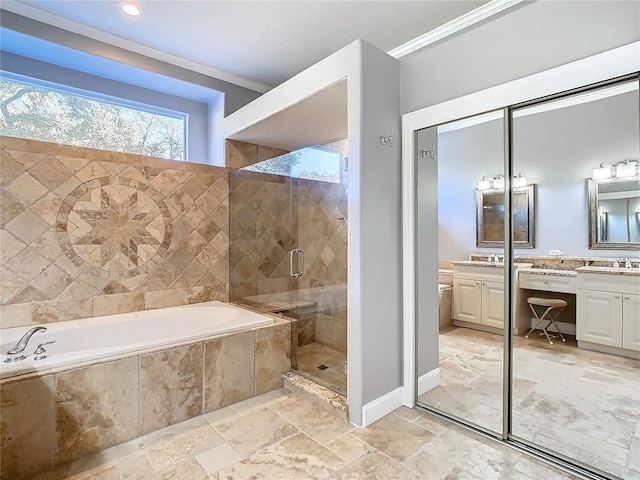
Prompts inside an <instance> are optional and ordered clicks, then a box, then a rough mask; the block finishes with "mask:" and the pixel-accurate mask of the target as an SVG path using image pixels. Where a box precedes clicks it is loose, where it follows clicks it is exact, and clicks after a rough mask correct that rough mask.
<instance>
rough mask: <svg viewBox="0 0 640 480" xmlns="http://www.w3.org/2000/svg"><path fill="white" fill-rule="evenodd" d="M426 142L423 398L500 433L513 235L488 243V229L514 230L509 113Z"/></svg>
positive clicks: (421, 147)
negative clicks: (508, 245)
mask: <svg viewBox="0 0 640 480" xmlns="http://www.w3.org/2000/svg"><path fill="white" fill-rule="evenodd" d="M417 140H418V156H417V162H416V163H417V170H416V184H417V194H416V195H417V198H416V224H417V228H416V232H417V238H416V241H417V248H416V250H417V263H416V266H417V272H416V273H417V295H416V299H417V318H418V322H417V337H418V341H417V350H418V365H417V367H418V384H417V387H418V404H420V405H423V406H426V407H429V408H432V409H434V410H437V411H440V412H441V413H444V414H446V415H449V416H453V417H456V418H458V419H461V420H464V421H466V422H469V423H471V424H473V425H475V426H477V427H479V428H480V429H482V430H485V431H488V432H489V433H491V434H494V435H497V436H499V435H502V422H503V420H502V418H503V385H502V378H503V339H504V337H503V328H504V289H503V282H504V261H503V260H504V248H503V246H504V242H493V243H492V244H491V245H490V246H487V245H485V244H483V242H482V241H481V240H479V238H478V231H479V230H481V228H479V227H482V226H483V225H484V227H485V228H484V233H485V235H489V236H491V235H493V236H495V235H498V236H499V237H500V238H501V239H502V238H503V237H504V229H503V227H504V215H505V210H504V178H503V175H504V174H503V171H504V153H503V152H504V133H503V115H502V111H495V112H490V113H488V114H484V115H478V116H475V117H472V118H468V119H464V120H461V121H457V122H453V123H448V124H444V125H440V126H437V127H432V128H427V129H424V130H421V131H420V132H418V137H417ZM478 198H480V199H482V198H486V199H487V202H484V201H482V200H480V201H479V202H478ZM499 198H502V201H499ZM489 199H491V200H490V201H489ZM436 226H437V228H436ZM494 230H498V231H494ZM434 249H435V250H437V252H438V257H437V262H436V261H435V260H436V259H435V257H434V256H433V255H432V252H433V250H434Z"/></svg>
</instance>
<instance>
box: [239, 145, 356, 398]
mask: <svg viewBox="0 0 640 480" xmlns="http://www.w3.org/2000/svg"><path fill="white" fill-rule="evenodd" d="M346 145H347V141H346V139H344V140H341V141H336V142H332V143H331V144H328V145H323V146H316V147H308V148H305V149H302V150H299V151H296V152H291V153H288V154H286V155H283V156H281V157H276V158H273V159H270V160H266V161H263V162H260V163H257V164H254V165H250V166H248V167H244V168H242V169H239V170H236V171H234V172H232V173H231V175H230V189H231V193H230V212H231V215H230V217H231V221H230V238H231V242H230V243H231V246H230V263H231V268H230V271H231V289H230V299H231V300H232V301H238V302H239V303H243V304H246V305H248V306H252V307H254V308H257V309H258V310H261V311H266V312H271V313H279V314H282V315H283V316H285V317H288V318H291V319H293V320H295V322H294V324H293V329H292V349H291V351H292V368H293V369H294V370H296V371H298V372H299V373H300V374H302V375H304V376H306V377H309V378H311V379H312V380H314V381H316V382H317V383H320V384H322V385H324V386H326V387H328V388H331V389H333V390H335V391H337V392H339V393H342V394H346V355H347V288H346V287H347V181H346V180H347V179H346V170H345V166H346Z"/></svg>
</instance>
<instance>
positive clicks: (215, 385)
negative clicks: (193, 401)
mask: <svg viewBox="0 0 640 480" xmlns="http://www.w3.org/2000/svg"><path fill="white" fill-rule="evenodd" d="M255 339H256V333H255V331H251V332H246V333H241V334H237V335H229V336H225V337H222V338H219V339H215V340H211V341H208V342H205V345H204V348H205V353H204V364H205V377H204V411H205V413H206V412H211V411H213V410H218V409H219V408H222V407H226V406H227V405H231V404H233V403H236V402H239V401H241V400H245V399H247V398H250V397H253V396H254V394H255Z"/></svg>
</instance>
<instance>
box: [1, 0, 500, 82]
mask: <svg viewBox="0 0 640 480" xmlns="http://www.w3.org/2000/svg"><path fill="white" fill-rule="evenodd" d="M118 3H119V2H118V1H113V0H56V1H50V0H3V2H2V8H3V9H6V10H9V11H12V12H14V13H18V14H20V15H23V16H26V17H29V18H33V19H35V20H38V21H41V22H44V23H47V24H50V25H53V26H56V27H59V28H63V29H66V30H70V31H72V32H75V33H78V34H81V35H84V36H87V37H90V38H93V39H95V40H100V41H102V42H105V43H108V44H112V45H116V46H119V47H122V48H125V49H127V50H131V51H134V52H136V53H141V54H144V55H147V56H149V57H152V58H156V59H159V60H163V61H166V62H168V63H171V64H174V65H179V66H182V67H185V68H188V69H191V70H194V71H198V72H200V73H204V74H208V75H210V76H214V77H216V78H220V79H222V80H226V81H230V82H232V83H235V84H238V85H242V86H245V87H248V88H251V89H253V90H256V91H259V92H265V91H267V90H269V89H270V88H272V87H274V86H276V85H279V84H280V83H282V82H284V81H285V80H287V79H289V78H291V77H292V76H294V75H295V74H297V73H299V72H301V71H302V70H304V69H306V68H308V67H310V66H311V65H313V64H315V63H317V62H318V61H320V60H322V59H323V58H325V57H327V56H328V55H330V54H331V53H333V52H335V51H337V50H339V49H340V48H342V47H344V46H345V45H347V44H349V43H351V42H352V41H354V40H356V39H358V38H361V39H363V40H365V41H367V42H369V43H371V44H373V45H374V46H376V47H378V48H379V49H381V50H383V51H390V50H392V49H394V48H397V47H399V46H401V45H403V44H406V43H407V42H409V41H411V40H413V39H415V38H416V37H419V36H420V35H423V34H425V33H426V32H429V31H432V30H434V29H436V28H438V27H440V26H442V25H444V24H447V23H448V22H450V21H452V20H454V19H456V18H458V17H460V16H461V15H464V14H466V13H468V12H470V11H472V10H474V9H476V8H478V7H480V6H482V5H483V4H486V3H488V2H487V1H486V0H483V1H451V0H444V1H436V0H428V1H424V0H422V1H364V0H363V1H302V0H300V1H241V0H236V1H213V0H207V1H204V0H201V1H193V0H172V1H162V0H139V1H138V2H137V3H138V4H139V5H141V6H142V8H143V10H144V13H143V15H142V16H140V17H138V18H131V17H127V16H126V15H124V14H123V13H122V12H120V10H119V9H118V8H117V7H118Z"/></svg>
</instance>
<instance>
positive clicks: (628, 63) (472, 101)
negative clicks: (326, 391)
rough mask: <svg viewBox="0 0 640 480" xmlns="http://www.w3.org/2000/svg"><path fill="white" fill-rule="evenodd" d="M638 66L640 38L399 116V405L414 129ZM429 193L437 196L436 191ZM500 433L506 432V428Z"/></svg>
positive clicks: (411, 347)
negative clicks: (400, 180) (401, 339)
mask: <svg viewBox="0 0 640 480" xmlns="http://www.w3.org/2000/svg"><path fill="white" fill-rule="evenodd" d="M638 71H640V42H634V43H631V44H628V45H625V46H622V47H618V48H615V49H613V50H609V51H607V52H603V53H600V54H597V55H593V56H590V57H587V58H584V59H581V60H577V61H575V62H571V63H568V64H566V65H562V66H559V67H555V68H552V69H550V70H546V71H544V72H540V73H537V74H534V75H530V76H527V77H523V78H520V79H518V80H514V81H512V82H508V83H504V84H501V85H498V86H495V87H491V88H488V89H486V90H482V91H479V92H476V93H472V94H469V95H465V96H463V97H459V98H456V99H454V100H449V101H446V102H443V103H439V104H436V105H433V106H430V107H427V108H423V109H420V110H416V111H414V112H410V113H407V114H404V115H403V116H402V235H403V249H402V268H403V269H402V280H403V291H402V300H403V307H402V308H403V312H402V314H403V319H402V322H403V388H402V403H403V405H405V406H407V407H413V406H415V404H416V401H417V353H418V352H417V340H418V339H417V335H416V331H417V328H416V320H417V315H416V314H417V308H416V302H417V292H416V278H417V271H416V258H417V257H416V253H417V252H416V188H415V186H416V165H417V161H418V159H419V158H420V152H418V142H417V135H418V131H419V130H422V129H424V128H428V127H433V126H437V125H439V124H442V123H446V122H450V121H454V120H459V119H462V118H466V117H470V116H473V115H478V114H481V113H485V112H489V111H493V110H499V109H502V108H508V107H509V106H511V105H515V104H519V103H523V102H527V101H531V100H534V99H537V98H541V97H545V96H549V95H553V94H557V93H560V92H563V91H568V90H572V89H575V88H579V87H583V86H587V85H591V84H594V83H598V82H602V81H606V80H608V79H611V78H615V77H621V76H624V75H628V74H631V73H634V72H638ZM433 194H434V195H437V191H434V192H433ZM434 201H435V197H434ZM505 250H506V249H505ZM427 255H433V256H435V257H436V258H435V259H432V260H435V261H436V262H437V255H438V251H437V249H431V250H430V251H429V252H427ZM423 288H431V289H436V288H437V285H425V286H423ZM505 293H506V292H505ZM510 302H511V298H510V296H509V295H505V309H509V308H510V307H509V305H510ZM436 321H437V317H436ZM507 371H508V368H507V367H505V372H507ZM505 376H506V375H505ZM504 380H505V381H506V382H507V383H504V385H507V384H508V382H509V381H510V380H509V379H504ZM504 413H505V414H507V415H505V418H506V417H507V416H508V415H509V414H510V412H504ZM503 433H504V434H505V435H506V434H507V432H503Z"/></svg>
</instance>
